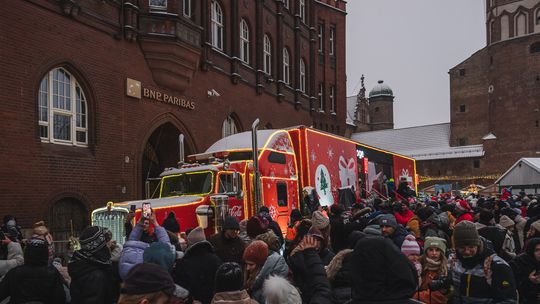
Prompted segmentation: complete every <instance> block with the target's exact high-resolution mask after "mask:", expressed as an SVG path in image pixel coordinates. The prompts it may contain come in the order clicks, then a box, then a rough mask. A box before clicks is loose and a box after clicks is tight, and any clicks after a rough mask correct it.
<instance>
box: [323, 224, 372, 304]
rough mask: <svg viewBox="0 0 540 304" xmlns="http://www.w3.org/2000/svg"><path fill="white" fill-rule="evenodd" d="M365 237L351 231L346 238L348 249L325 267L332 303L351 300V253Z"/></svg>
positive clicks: (337, 303)
mask: <svg viewBox="0 0 540 304" xmlns="http://www.w3.org/2000/svg"><path fill="white" fill-rule="evenodd" d="M364 237H366V234H365V233H363V232H360V231H353V232H351V234H350V235H349V237H348V248H347V249H343V250H341V251H340V252H338V253H337V254H336V255H335V256H334V258H333V259H332V261H330V264H328V266H327V267H326V277H327V278H328V281H329V282H330V287H331V288H332V303H334V304H343V303H347V302H348V301H350V300H351V268H352V266H351V265H352V256H353V255H352V253H353V248H354V247H355V246H356V243H357V242H358V241H359V240H360V239H362V238H364Z"/></svg>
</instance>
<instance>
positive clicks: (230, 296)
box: [212, 262, 257, 304]
mask: <svg viewBox="0 0 540 304" xmlns="http://www.w3.org/2000/svg"><path fill="white" fill-rule="evenodd" d="M214 284H215V286H216V293H215V294H214V297H213V298H212V304H257V301H255V300H253V299H251V298H250V297H249V294H248V292H247V290H246V289H244V274H243V273H242V267H241V266H240V265H239V264H238V263H234V262H227V263H223V264H221V266H219V268H218V269H217V271H216V278H215V283H214Z"/></svg>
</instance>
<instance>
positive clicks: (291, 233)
mask: <svg viewBox="0 0 540 304" xmlns="http://www.w3.org/2000/svg"><path fill="white" fill-rule="evenodd" d="M301 220H302V213H301V212H300V210H298V209H293V210H292V211H291V216H290V217H289V224H288V225H287V233H286V235H285V245H286V246H287V244H288V243H290V242H292V241H293V240H294V237H295V236H296V228H297V227H298V225H299V224H300V221H301Z"/></svg>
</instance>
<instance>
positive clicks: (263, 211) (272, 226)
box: [259, 206, 285, 246]
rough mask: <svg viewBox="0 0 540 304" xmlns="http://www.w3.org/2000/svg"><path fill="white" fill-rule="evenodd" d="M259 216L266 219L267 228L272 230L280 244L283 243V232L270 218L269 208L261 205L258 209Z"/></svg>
mask: <svg viewBox="0 0 540 304" xmlns="http://www.w3.org/2000/svg"><path fill="white" fill-rule="evenodd" d="M259 216H261V217H262V218H264V219H266V220H267V221H268V228H269V229H272V231H274V233H275V235H276V236H277V237H278V239H279V244H280V246H281V245H283V244H285V240H284V239H283V232H282V231H281V228H280V227H279V224H278V223H276V222H275V221H274V219H272V216H270V210H269V209H268V207H266V206H262V207H261V208H260V209H259Z"/></svg>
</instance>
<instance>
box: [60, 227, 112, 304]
mask: <svg viewBox="0 0 540 304" xmlns="http://www.w3.org/2000/svg"><path fill="white" fill-rule="evenodd" d="M111 238H112V234H111V232H110V231H109V230H108V229H107V228H103V227H98V226H92V227H88V228H86V229H84V230H83V232H82V233H81V236H80V237H79V243H80V244H81V249H80V250H77V251H75V252H74V253H73V256H72V257H71V260H70V261H69V264H68V273H69V275H70V277H71V285H70V287H69V291H70V294H71V300H72V302H73V303H80V304H110V303H115V302H116V297H115V295H116V294H117V290H118V288H119V282H117V281H115V280H114V275H113V269H112V266H111V264H112V262H111V251H110V250H109V245H108V243H109V242H110V241H111Z"/></svg>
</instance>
